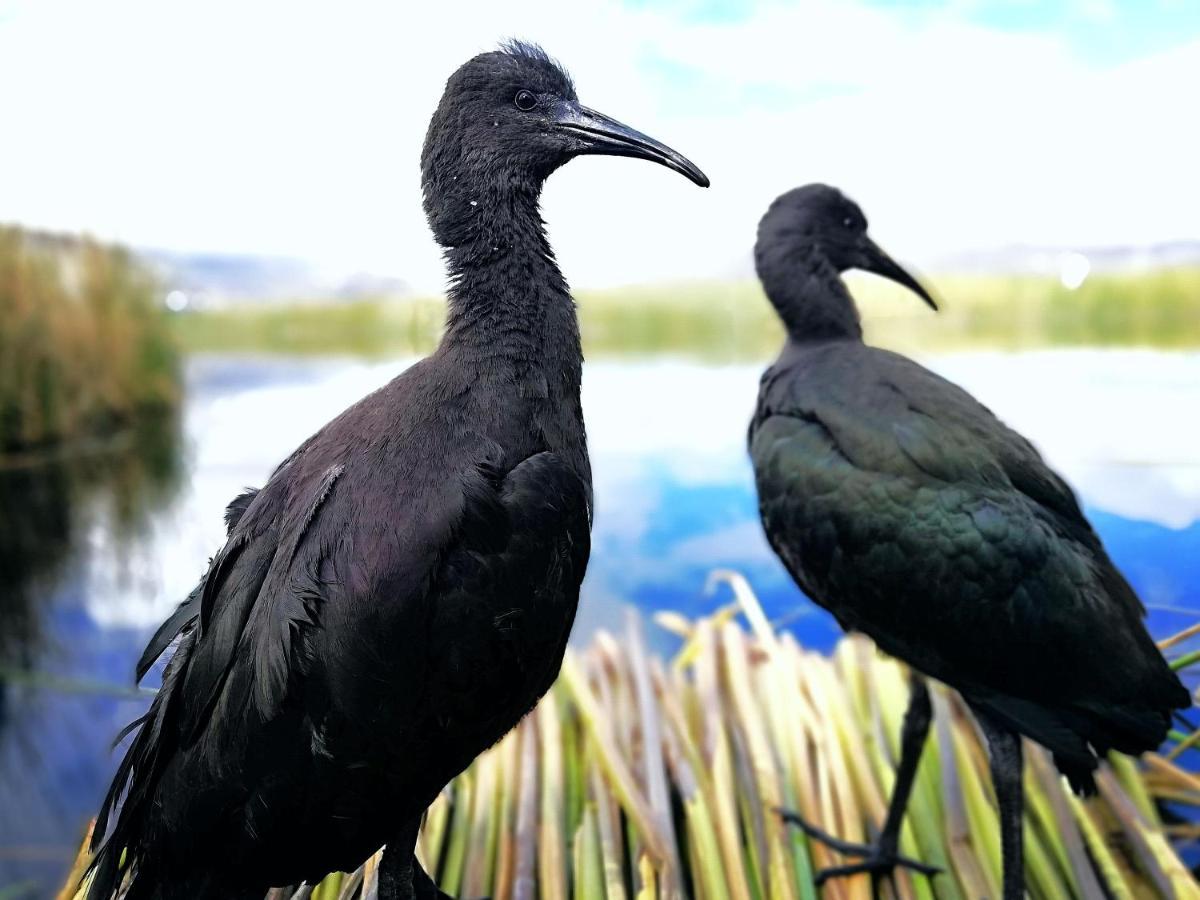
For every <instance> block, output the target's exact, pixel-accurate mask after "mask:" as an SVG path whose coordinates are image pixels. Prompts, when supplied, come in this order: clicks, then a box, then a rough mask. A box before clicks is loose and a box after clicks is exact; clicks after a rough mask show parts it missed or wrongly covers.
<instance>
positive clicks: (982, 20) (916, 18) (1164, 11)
mask: <svg viewBox="0 0 1200 900" xmlns="http://www.w3.org/2000/svg"><path fill="white" fill-rule="evenodd" d="M626 2H627V4H628V5H629V6H632V7H634V8H643V9H652V8H660V9H661V8H666V9H674V10H676V11H678V14H679V15H680V16H681V17H684V18H689V19H692V20H695V21H706V22H718V23H720V22H725V23H731V22H737V21H744V20H746V19H748V18H750V17H752V16H753V15H754V13H755V9H756V8H757V7H759V6H761V4H756V3H753V2H746V0H695V2H680V3H670V2H668V3H663V2H661V0H626ZM865 5H867V6H873V7H876V8H879V9H881V10H886V11H889V12H896V13H900V14H902V15H905V16H907V17H909V18H910V19H911V21H913V23H914V24H915V23H918V22H920V21H922V20H928V19H930V18H956V19H960V20H962V21H964V22H970V23H972V24H974V25H978V26H980V27H983V28H994V29H997V30H1001V31H1010V32H1018V33H1019V32H1024V33H1035V34H1046V33H1050V34H1054V35H1057V36H1059V37H1060V38H1061V39H1062V40H1063V41H1064V42H1065V43H1066V44H1067V45H1068V46H1069V47H1070V48H1071V49H1072V51H1073V52H1075V53H1077V54H1079V56H1080V57H1081V58H1083V59H1086V60H1088V61H1090V62H1093V63H1098V64H1111V63H1118V62H1125V61H1127V60H1129V59H1132V58H1134V57H1136V56H1139V55H1142V54H1147V53H1155V52H1158V51H1161V50H1166V49H1169V48H1171V47H1176V46H1179V45H1181V44H1185V43H1187V42H1188V41H1189V40H1190V39H1193V38H1195V37H1196V36H1197V35H1200V4H1197V3H1194V2H1189V0H1147V2H1138V0H999V2H997V0H866V4H865Z"/></svg>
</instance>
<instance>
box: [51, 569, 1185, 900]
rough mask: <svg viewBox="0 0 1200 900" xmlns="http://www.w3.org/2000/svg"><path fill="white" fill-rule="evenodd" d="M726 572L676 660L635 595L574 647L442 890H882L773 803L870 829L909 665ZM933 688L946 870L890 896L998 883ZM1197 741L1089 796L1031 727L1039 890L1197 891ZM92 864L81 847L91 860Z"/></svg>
mask: <svg viewBox="0 0 1200 900" xmlns="http://www.w3.org/2000/svg"><path fill="white" fill-rule="evenodd" d="M723 577H724V579H725V580H727V581H729V582H730V583H731V584H732V586H733V588H734V591H735V595H736V597H737V603H736V604H735V605H733V606H731V607H729V608H727V609H725V610H723V611H721V612H718V613H717V614H716V615H715V616H713V617H711V618H707V619H702V620H699V621H694V622H693V621H688V620H685V619H684V618H682V617H680V616H678V615H673V614H671V615H660V616H659V617H657V618H658V622H659V624H660V625H661V626H663V627H666V628H668V629H670V630H671V631H673V632H675V633H677V634H678V635H680V636H681V637H682V638H683V649H682V650H681V651H680V652H679V653H678V655H677V656H676V657H675V658H674V659H673V660H671V661H665V660H662V659H659V658H657V657H654V656H652V655H651V654H649V653H648V652H647V650H646V648H645V645H644V643H643V638H642V631H641V626H640V624H639V623H638V622H637V620H636V618H634V615H633V614H632V613H631V616H630V620H629V624H628V627H627V629H626V630H625V633H624V634H621V635H614V634H609V633H604V632H601V633H599V634H598V635H597V636H596V637H595V639H594V640H593V641H592V642H591V643H590V645H589V646H588V647H587V648H586V649H583V650H582V651H576V650H573V651H571V652H569V653H568V655H567V658H566V661H565V664H564V666H563V670H562V673H561V675H560V677H559V680H558V682H557V683H556V685H555V687H554V688H553V689H552V691H551V692H550V693H549V694H548V695H547V696H546V697H545V698H543V700H542V702H541V703H540V704H539V706H538V707H537V709H536V710H534V712H533V713H531V714H530V715H529V716H527V717H526V718H525V719H524V720H523V721H522V722H521V724H520V725H519V726H518V727H517V729H516V730H514V731H513V732H511V733H510V734H509V735H508V736H507V737H506V738H504V740H502V741H501V742H500V743H499V744H497V745H496V746H495V747H493V748H492V749H491V750H489V751H487V752H486V753H484V754H483V755H482V756H480V757H479V758H478V759H477V760H476V761H475V763H474V764H473V765H472V766H471V768H470V769H468V770H467V771H466V772H465V773H463V775H461V776H460V777H459V778H458V779H456V780H455V781H454V782H453V783H452V784H451V785H450V786H449V787H448V788H447V789H446V790H445V791H444V792H443V793H442V794H441V795H440V796H439V798H438V799H437V801H436V802H435V803H434V805H433V806H432V807H431V808H430V810H429V813H428V816H427V818H426V821H425V824H424V828H423V830H422V832H421V836H420V840H419V843H418V854H419V856H420V858H421V859H422V861H423V864H424V865H425V868H426V870H427V871H429V872H430V874H431V875H433V877H434V878H435V879H436V880H437V881H438V882H439V884H440V886H441V887H442V889H443V890H445V891H446V892H448V893H449V894H451V895H452V896H458V897H466V898H471V897H492V898H495V900H535V898H541V900H567V898H581V900H659V898H664V900H666V898H685V897H695V898H699V900H817V898H818V897H823V898H826V900H869V898H870V897H871V885H870V881H869V878H868V876H865V875H864V876H857V877H855V878H852V879H847V880H841V881H833V882H830V883H829V884H827V885H826V886H825V887H824V888H823V889H822V890H818V889H817V888H816V887H814V885H813V875H814V872H815V871H816V870H817V869H819V868H821V867H823V866H827V865H831V864H836V863H838V862H839V859H838V857H836V856H835V855H833V854H832V853H831V852H830V851H829V850H828V848H826V847H824V846H822V845H819V844H816V843H810V842H809V841H808V840H807V839H806V838H805V837H804V835H803V834H801V833H800V832H798V831H796V830H794V829H789V828H787V827H786V826H785V825H784V823H783V821H782V820H781V818H780V817H779V815H778V814H777V812H776V810H777V809H778V808H780V807H786V808H790V809H794V810H797V811H799V812H800V813H801V814H802V815H804V817H805V818H807V819H808V820H809V821H810V822H813V823H814V824H816V825H818V826H819V827H822V828H824V829H825V830H827V831H829V832H832V833H834V834H837V835H841V836H844V837H846V838H848V839H849V840H852V841H862V840H864V839H867V838H869V837H870V836H871V832H872V829H874V828H877V827H878V826H879V823H880V822H882V820H883V818H884V813H885V809H886V804H887V799H888V796H889V794H890V792H891V788H892V782H893V779H894V778H895V767H896V765H897V761H898V757H899V735H900V728H901V719H902V717H903V715H904V710H905V707H906V705H907V700H908V696H907V692H908V679H907V675H906V672H905V670H904V668H903V667H902V666H901V665H900V664H899V663H897V662H895V661H894V660H890V659H886V658H884V657H882V656H880V655H879V654H878V653H877V652H876V650H875V649H874V647H873V646H871V644H870V643H869V642H868V641H867V640H866V639H864V638H859V637H855V638H847V639H845V640H843V641H842V642H841V643H840V644H839V646H838V647H837V649H836V650H835V652H834V653H833V654H832V655H829V656H827V655H824V654H820V653H815V652H812V651H809V650H806V649H804V648H803V647H801V646H800V645H799V644H798V643H797V642H796V641H795V640H794V639H793V638H792V636H791V635H789V634H780V633H777V632H775V631H774V630H773V629H772V628H771V626H770V625H769V624H768V622H767V620H766V617H765V616H764V615H763V611H762V609H761V607H760V606H759V605H758V602H757V600H756V599H755V598H754V595H753V594H752V593H751V591H750V589H749V587H748V586H747V585H746V583H745V582H744V581H743V580H742V579H740V577H738V576H736V575H732V574H731V573H724V575H723ZM739 612H740V613H741V614H742V616H743V621H744V623H745V624H739V622H738V621H737V619H736V618H735V617H736V615H737V614H738V613H739ZM1197 631H1200V627H1197V628H1194V629H1191V630H1190V632H1185V633H1184V634H1181V635H1179V636H1177V637H1176V638H1174V639H1172V640H1171V641H1167V642H1164V644H1163V646H1164V649H1167V647H1168V646H1170V645H1173V644H1177V643H1178V642H1181V641H1182V640H1184V639H1190V637H1191V636H1193V635H1194V634H1195V633H1196V632H1197ZM1171 652H1172V653H1173V654H1174V653H1178V649H1176V650H1173V651H1171ZM1194 656H1195V654H1187V653H1184V654H1183V655H1182V656H1180V657H1179V658H1178V659H1177V661H1176V665H1177V666H1179V665H1184V664H1187V663H1188V662H1189V660H1190V659H1192V658H1193V657H1194ZM931 689H932V691H933V698H934V711H935V724H934V728H933V730H932V731H931V734H930V738H929V741H928V744H927V745H926V749H925V754H924V757H923V758H922V760H921V764H920V768H919V770H918V774H917V781H916V785H915V787H914V790H913V794H912V799H911V802H910V804H909V808H908V814H907V816H906V817H905V820H904V829H903V833H902V837H901V852H902V853H904V854H905V855H907V856H911V857H916V858H919V859H922V860H924V861H926V862H929V863H933V864H935V865H937V866H939V867H941V869H942V870H943V873H942V874H940V875H938V876H937V877H936V878H934V879H933V880H932V881H930V880H926V879H924V878H923V877H919V876H911V875H910V874H909V873H907V872H897V874H896V880H895V883H894V884H893V885H887V886H885V887H884V891H885V896H893V897H901V898H916V900H934V898H938V900H978V898H981V897H998V896H999V889H1000V880H1001V868H1000V836H999V831H998V826H997V820H996V814H995V805H996V801H995V795H994V793H993V790H992V786H991V779H990V777H989V775H988V761H987V750H986V747H985V744H984V742H983V741H982V740H981V738H980V735H979V733H978V732H977V730H976V726H975V724H974V720H973V719H972V718H971V717H970V715H969V713H968V711H967V709H966V707H965V706H964V704H963V703H962V701H961V700H960V699H959V698H958V696H957V695H956V694H954V693H952V692H951V691H948V690H946V689H944V688H942V687H940V686H937V685H931ZM1197 739H1200V733H1198V734H1197V735H1192V736H1188V735H1182V734H1177V735H1175V740H1176V741H1177V745H1176V748H1175V749H1174V750H1172V751H1170V752H1169V753H1165V754H1162V755H1160V754H1147V756H1146V758H1145V761H1144V763H1141V764H1139V763H1136V762H1134V761H1133V760H1131V759H1128V758H1125V757H1120V756H1116V755H1114V756H1112V757H1111V758H1110V759H1109V760H1108V761H1107V762H1106V763H1105V764H1103V765H1102V767H1101V769H1100V771H1099V773H1098V777H1097V784H1098V786H1099V795H1098V796H1097V797H1094V798H1091V799H1087V800H1081V799H1079V798H1077V797H1075V796H1074V795H1073V794H1071V793H1070V791H1069V790H1068V789H1067V787H1066V785H1065V782H1064V780H1063V779H1062V778H1061V777H1060V776H1059V775H1058V774H1057V772H1056V771H1055V769H1054V766H1053V763H1052V762H1051V760H1050V757H1049V755H1048V754H1047V753H1046V752H1045V751H1043V750H1042V749H1041V748H1040V747H1036V746H1033V745H1031V744H1028V743H1027V744H1026V747H1025V752H1026V759H1027V760H1028V764H1027V767H1026V773H1025V790H1026V813H1025V848H1026V864H1025V878H1026V882H1027V885H1028V888H1029V892H1030V894H1031V895H1032V896H1033V897H1038V898H1064V900H1065V898H1099V897H1113V898H1142V897H1155V898H1194V897H1197V896H1200V888H1198V887H1197V885H1196V882H1195V880H1194V879H1193V877H1192V874H1191V872H1189V871H1188V869H1187V868H1186V866H1185V865H1184V863H1183V862H1182V861H1181V859H1180V857H1179V855H1178V853H1177V851H1176V843H1177V842H1179V841H1185V840H1189V839H1194V838H1195V836H1196V831H1197V826H1196V825H1195V824H1192V823H1194V822H1195V819H1196V816H1195V811H1196V807H1197V806H1200V778H1197V776H1196V774H1195V773H1194V772H1190V771H1187V770H1185V769H1184V768H1182V767H1181V765H1180V762H1179V759H1178V758H1176V757H1177V754H1179V753H1181V752H1182V748H1184V747H1186V746H1187V745H1188V743H1189V742H1194V741H1195V740H1197ZM1164 802H1169V803H1171V804H1173V806H1174V809H1175V810H1176V811H1178V810H1180V809H1181V808H1183V809H1186V808H1188V807H1190V808H1191V813H1190V818H1189V816H1188V815H1184V816H1183V817H1181V818H1176V819H1173V820H1172V821H1168V820H1167V819H1166V818H1165V817H1164V814H1163V812H1162V806H1161V804H1162V803H1164ZM85 863H86V857H85V856H81V858H80V860H79V862H78V864H77V866H76V875H75V876H74V877H75V878H78V873H80V872H82V867H83V865H84V864H85ZM377 867H378V857H376V858H374V859H372V860H369V861H368V862H367V863H366V865H365V866H363V867H362V868H361V869H359V870H358V871H357V872H354V873H352V874H349V875H345V876H343V875H340V874H338V875H332V876H330V877H329V878H326V879H325V880H324V881H323V882H322V883H321V884H319V885H317V886H316V887H315V888H313V887H300V886H296V887H292V888H276V889H274V890H273V891H271V892H270V894H269V895H268V897H269V900H292V898H309V897H311V898H316V900H356V898H364V900H371V898H374V897H375V896H376V877H377ZM73 883H74V882H72V884H73ZM71 896H72V893H71V892H70V891H67V892H64V894H63V900H70V898H71Z"/></svg>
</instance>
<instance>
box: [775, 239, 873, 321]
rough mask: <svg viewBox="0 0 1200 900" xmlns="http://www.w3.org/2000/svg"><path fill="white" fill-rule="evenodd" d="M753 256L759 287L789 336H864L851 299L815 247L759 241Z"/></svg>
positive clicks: (819, 250)
mask: <svg viewBox="0 0 1200 900" xmlns="http://www.w3.org/2000/svg"><path fill="white" fill-rule="evenodd" d="M754 261H755V266H756V268H757V269H758V277H759V279H760V280H761V281H762V285H763V289H764V290H765V291H766V293H767V297H768V298H769V299H770V301H771V303H772V305H774V307H775V309H776V311H777V312H778V313H779V317H780V318H781V319H782V320H783V324H784V327H785V328H786V329H787V333H788V337H789V338H791V340H792V341H794V342H796V343H814V342H823V341H836V340H851V341H861V340H862V337H863V332H862V324H861V322H860V321H859V317H858V308H857V307H856V306H855V305H854V298H853V297H852V296H851V295H850V291H849V290H848V289H847V287H846V284H845V282H843V281H842V278H841V273H840V272H839V271H838V270H837V267H836V266H834V265H833V263H832V262H830V260H829V257H828V256H827V255H826V254H825V253H824V252H823V251H822V250H821V248H820V247H819V246H817V245H815V244H807V245H801V246H799V247H797V246H796V245H795V244H789V243H785V242H782V241H780V242H777V243H775V242H772V243H767V244H765V245H764V244H763V243H762V242H760V244H759V245H758V246H757V247H755V251H754Z"/></svg>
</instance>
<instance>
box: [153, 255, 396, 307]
mask: <svg viewBox="0 0 1200 900" xmlns="http://www.w3.org/2000/svg"><path fill="white" fill-rule="evenodd" d="M138 253H139V255H140V256H141V257H142V258H143V259H144V260H146V261H147V262H148V263H149V264H150V265H151V266H152V267H153V268H154V270H155V271H156V272H157V274H158V276H159V278H160V279H161V280H162V283H163V285H164V286H165V287H166V289H167V290H168V291H169V292H172V293H174V294H175V296H176V298H178V299H177V301H176V302H179V303H180V308H183V307H188V308H203V307H209V308H211V307H219V306H230V305H238V304H245V303H277V302H285V301H294V300H314V301H315V300H320V301H326V302H337V301H349V300H356V299H361V298H364V297H400V296H404V295H406V294H409V293H411V289H410V287H409V285H408V284H407V283H406V282H405V281H403V280H402V279H399V278H395V277H392V276H385V275H376V274H372V273H369V272H349V273H346V272H331V271H327V270H322V269H319V268H317V267H316V266H314V265H312V264H311V263H309V262H306V261H305V260H301V259H295V258H291V257H282V256H252V255H238V254H223V253H177V252H172V251H166V250H140V251H138Z"/></svg>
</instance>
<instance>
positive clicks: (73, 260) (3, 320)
mask: <svg viewBox="0 0 1200 900" xmlns="http://www.w3.org/2000/svg"><path fill="white" fill-rule="evenodd" d="M159 293H160V292H159V288H158V286H157V285H156V283H155V281H154V279H153V278H152V277H151V275H150V274H149V271H148V270H147V269H146V268H145V267H144V266H143V264H142V263H140V262H139V261H138V259H137V258H136V257H135V256H134V255H133V254H131V253H129V252H128V251H126V250H124V249H122V248H120V247H114V246H109V245H105V244H101V243H99V242H97V241H94V240H91V239H89V238H77V237H70V236H63V235H52V234H44V233H40V232H33V231H28V230H25V229H22V228H19V227H16V226H0V460H2V459H3V458H4V457H5V456H6V455H9V454H24V455H28V454H36V452H37V451H41V450H45V449H48V448H60V447H62V446H64V445H68V444H72V443H74V442H86V441H89V440H94V439H96V438H103V437H106V436H108V435H111V434H112V433H113V432H114V431H117V430H121V429H123V428H126V427H129V426H132V425H134V424H135V421H136V420H137V419H138V418H139V417H141V416H143V415H144V414H152V413H167V412H170V411H172V410H174V409H175V408H176V407H177V406H178V404H179V401H180V399H181V396H182V388H181V381H180V365H179V352H178V348H177V345H176V343H175V339H174V336H173V335H172V333H171V330H170V326H169V322H168V316H167V314H166V311H165V309H164V308H163V306H162V303H161V301H160V298H159Z"/></svg>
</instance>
